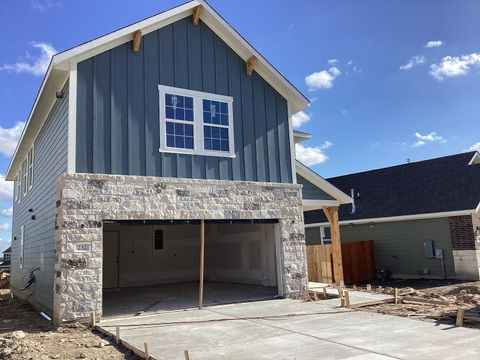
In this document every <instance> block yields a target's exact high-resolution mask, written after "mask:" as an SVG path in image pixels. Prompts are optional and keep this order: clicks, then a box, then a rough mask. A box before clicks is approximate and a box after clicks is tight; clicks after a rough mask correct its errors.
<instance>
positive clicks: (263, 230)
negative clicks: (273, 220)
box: [104, 224, 277, 287]
mask: <svg viewBox="0 0 480 360" xmlns="http://www.w3.org/2000/svg"><path fill="white" fill-rule="evenodd" d="M156 229H163V231H164V242H163V249H161V250H155V249H154V231H155V230H156ZM105 231H118V239H119V240H118V241H119V244H118V249H119V256H118V260H119V264H118V284H119V287H132V286H145V285H153V284H164V283H174V282H182V281H196V280H198V279H199V266H200V263H199V254H200V226H199V225H162V226H150V225H141V226H126V225H122V226H120V225H110V226H107V227H106V228H105ZM108 271H112V269H107V268H104V272H108ZM104 275H108V274H104ZM205 280H210V281H227V282H234V283H242V284H256V285H264V286H277V280H276V259H275V235H274V225H272V224H241V225H240V224H206V226H205Z"/></svg>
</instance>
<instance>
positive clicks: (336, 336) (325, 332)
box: [99, 299, 480, 360]
mask: <svg viewBox="0 0 480 360" xmlns="http://www.w3.org/2000/svg"><path fill="white" fill-rule="evenodd" d="M333 300H336V301H337V304H336V305H334V304H329V303H328V301H316V302H303V301H300V300H270V301H261V302H251V303H239V304H230V305H219V306H211V307H208V308H206V309H204V310H186V311H173V312H164V313H161V314H154V315H144V316H137V317H134V318H125V319H111V320H103V321H101V323H100V324H99V326H100V327H101V328H102V329H103V330H104V331H107V332H110V333H112V334H114V333H115V327H116V326H119V327H120V329H121V338H122V340H124V341H127V342H128V343H129V344H131V345H134V346H136V347H138V348H139V349H143V343H144V342H148V344H149V348H150V352H151V354H152V356H153V357H154V358H156V359H172V360H173V359H183V351H184V350H188V351H189V352H190V356H191V358H192V359H218V358H228V359H239V360H240V359H314V358H315V359H318V358H319V357H321V358H322V359H387V358H400V359H420V358H421V359H437V358H442V359H472V358H475V357H476V356H478V353H480V331H478V330H475V329H467V328H454V327H450V326H446V325H436V324H431V323H426V322H421V321H417V320H411V319H406V318H400V317H394V316H388V315H382V314H374V313H367V312H362V311H358V310H348V309H342V308H339V307H338V301H339V300H338V299H333Z"/></svg>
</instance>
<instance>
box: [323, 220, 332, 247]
mask: <svg viewBox="0 0 480 360" xmlns="http://www.w3.org/2000/svg"><path fill="white" fill-rule="evenodd" d="M327 227H328V228H330V225H326V226H320V240H321V244H322V245H328V244H331V243H332V239H331V238H326V237H325V228H327ZM330 231H332V230H331V228H330ZM330 234H331V232H330ZM325 241H328V243H327V244H325Z"/></svg>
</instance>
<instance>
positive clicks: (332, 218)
mask: <svg viewBox="0 0 480 360" xmlns="http://www.w3.org/2000/svg"><path fill="white" fill-rule="evenodd" d="M322 209H323V212H324V213H325V216H326V217H327V219H328V222H329V223H330V234H331V236H332V257H333V276H334V278H335V284H336V285H340V286H343V285H344V282H343V265H342V246H341V244H340V226H339V225H338V206H324V207H323V208H322Z"/></svg>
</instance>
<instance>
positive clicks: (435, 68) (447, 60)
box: [430, 53, 480, 80]
mask: <svg viewBox="0 0 480 360" xmlns="http://www.w3.org/2000/svg"><path fill="white" fill-rule="evenodd" d="M472 66H478V67H480V53H472V54H470V55H462V56H445V57H444V58H442V60H441V61H440V63H439V64H432V65H430V75H432V76H433V77H434V78H435V79H437V80H443V79H444V78H446V77H455V76H460V75H467V74H468V72H469V71H470V68H471V67H472Z"/></svg>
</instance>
